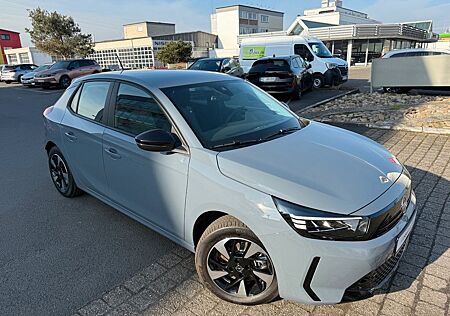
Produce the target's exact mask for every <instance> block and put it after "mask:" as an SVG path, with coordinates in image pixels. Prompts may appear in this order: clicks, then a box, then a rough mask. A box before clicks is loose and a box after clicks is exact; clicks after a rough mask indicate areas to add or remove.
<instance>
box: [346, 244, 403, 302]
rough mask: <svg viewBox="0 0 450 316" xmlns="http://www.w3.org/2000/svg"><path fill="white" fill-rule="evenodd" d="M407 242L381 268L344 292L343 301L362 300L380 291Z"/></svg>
mask: <svg viewBox="0 0 450 316" xmlns="http://www.w3.org/2000/svg"><path fill="white" fill-rule="evenodd" d="M407 244H408V241H407V242H405V243H404V244H403V246H402V247H401V248H400V249H399V251H398V252H397V253H396V254H394V255H392V256H391V257H389V259H387V260H386V261H385V262H384V263H383V264H382V265H381V266H379V267H378V268H376V269H375V270H373V271H372V272H369V273H368V274H366V275H365V276H363V277H362V278H361V279H359V280H358V281H357V282H355V283H354V284H352V285H351V286H350V287H349V288H347V290H346V291H345V294H344V298H343V301H353V300H358V299H364V298H367V297H369V296H371V295H373V292H374V291H375V290H377V289H380V288H381V287H382V286H383V285H384V284H385V283H386V282H387V281H388V280H389V278H390V277H391V276H392V275H393V272H394V271H395V269H396V268H397V266H398V263H399V261H400V259H401V257H402V256H403V253H404V252H405V249H406V246H407Z"/></svg>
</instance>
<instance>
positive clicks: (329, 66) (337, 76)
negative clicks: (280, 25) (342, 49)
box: [239, 35, 348, 88]
mask: <svg viewBox="0 0 450 316" xmlns="http://www.w3.org/2000/svg"><path fill="white" fill-rule="evenodd" d="M294 54H295V55H300V56H301V57H302V58H303V59H304V60H306V61H307V62H309V63H310V64H311V66H312V68H311V69H312V71H313V73H314V87H315V88H320V87H322V86H331V85H336V84H340V83H342V82H345V81H347V80H348V64H347V62H346V61H345V60H343V59H341V58H336V57H333V55H332V54H331V53H330V51H329V50H328V48H327V47H326V46H325V45H324V44H323V43H322V41H321V40H320V39H318V38H315V37H305V36H299V35H292V36H273V37H258V38H256V37H255V38H243V39H242V42H241V48H240V53H239V62H240V64H241V66H242V68H243V69H244V72H245V73H248V71H249V70H250V68H251V67H252V65H253V62H255V61H256V60H258V59H259V58H262V57H268V56H275V57H276V56H281V55H283V56H284V55H294Z"/></svg>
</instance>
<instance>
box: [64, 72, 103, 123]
mask: <svg viewBox="0 0 450 316" xmlns="http://www.w3.org/2000/svg"><path fill="white" fill-rule="evenodd" d="M109 87H110V83H109V82H100V81H98V82H95V81H92V82H86V83H85V84H83V87H82V88H81V92H80V95H79V99H78V107H77V111H76V113H78V114H79V115H81V116H84V117H86V118H88V119H90V120H93V121H96V122H101V121H102V119H103V109H104V108H105V103H106V98H107V96H108V91H109ZM77 94H78V92H77ZM75 97H77V96H76V95H75ZM74 99H75V98H74ZM72 101H73V100H72ZM72 109H73V108H72Z"/></svg>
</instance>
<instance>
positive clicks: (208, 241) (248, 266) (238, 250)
mask: <svg viewBox="0 0 450 316" xmlns="http://www.w3.org/2000/svg"><path fill="white" fill-rule="evenodd" d="M195 263H196V268H197V273H198V274H199V277H200V279H201V281H202V282H203V283H204V284H205V286H206V287H207V288H208V289H209V290H210V291H211V292H212V293H214V294H215V295H217V296H218V297H220V298H221V299H223V300H226V301H229V302H232V303H234V304H244V305H256V304H262V303H268V302H270V301H272V300H273V299H275V298H276V297H277V296H278V284H277V278H276V275H275V269H274V266H273V263H272V260H271V259H270V256H269V254H268V253H267V251H266V250H265V249H264V247H263V245H262V243H261V242H260V241H259V239H258V238H257V237H256V235H255V234H254V233H253V232H252V231H251V230H250V229H249V228H248V227H247V226H245V225H244V224H243V223H241V222H240V221H239V220H237V219H236V218H234V217H232V216H229V215H226V216H223V217H221V218H219V219H217V220H216V221H214V222H213V223H212V224H211V225H210V226H209V227H208V228H207V229H206V230H205V232H204V233H203V235H202V236H201V238H200V241H199V242H198V246H197V251H196V253H195Z"/></svg>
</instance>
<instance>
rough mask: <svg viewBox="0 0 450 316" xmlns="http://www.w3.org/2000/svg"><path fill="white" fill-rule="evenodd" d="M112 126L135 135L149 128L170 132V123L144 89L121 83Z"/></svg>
mask: <svg viewBox="0 0 450 316" xmlns="http://www.w3.org/2000/svg"><path fill="white" fill-rule="evenodd" d="M114 127H115V128H117V129H120V130H122V131H124V132H126V133H128V134H131V135H133V136H136V135H138V134H140V133H142V132H145V131H148V130H151V129H163V130H165V131H167V132H170V131H171V129H172V125H171V123H170V121H169V119H168V118H167V117H166V115H165V114H164V112H163V110H162V109H161V107H160V106H159V104H158V103H157V102H156V100H155V99H154V98H153V97H152V96H150V95H149V94H148V93H147V92H145V91H144V90H142V89H140V88H137V87H135V86H132V85H129V84H123V83H121V84H120V86H119V91H118V92H117V99H116V108H115V110H114Z"/></svg>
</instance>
